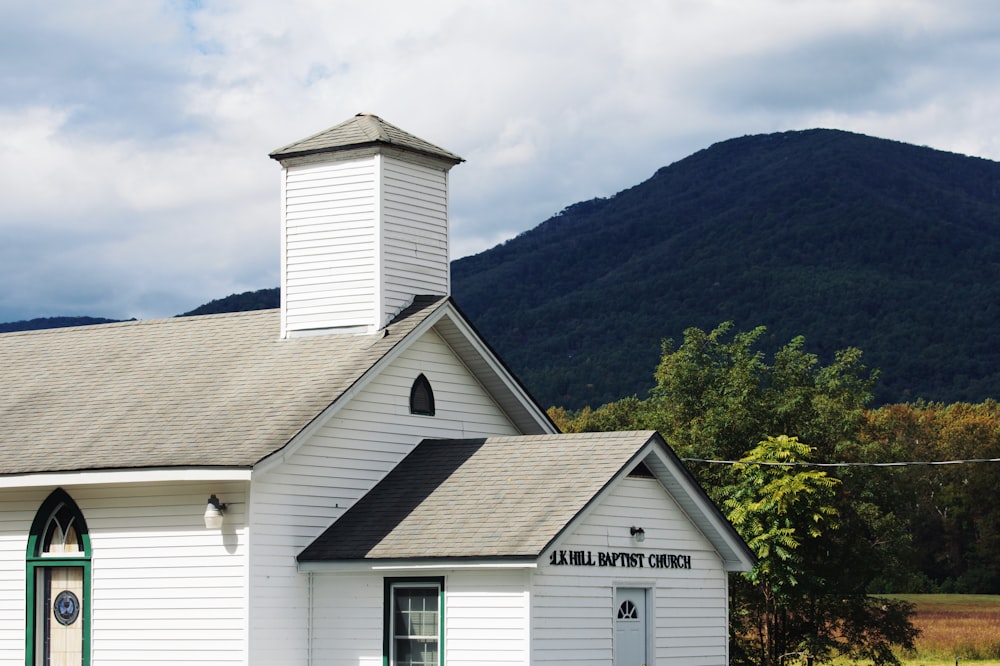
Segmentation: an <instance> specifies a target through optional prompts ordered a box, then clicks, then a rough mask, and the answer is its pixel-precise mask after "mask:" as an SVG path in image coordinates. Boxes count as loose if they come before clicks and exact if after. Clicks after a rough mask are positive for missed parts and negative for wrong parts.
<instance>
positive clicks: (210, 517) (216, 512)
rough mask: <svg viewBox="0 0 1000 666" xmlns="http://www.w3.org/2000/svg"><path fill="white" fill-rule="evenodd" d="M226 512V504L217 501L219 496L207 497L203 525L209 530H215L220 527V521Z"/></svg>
mask: <svg viewBox="0 0 1000 666" xmlns="http://www.w3.org/2000/svg"><path fill="white" fill-rule="evenodd" d="M225 514H226V505H225V504H223V503H222V502H220V501H219V498H218V497H216V496H215V495H212V496H211V497H209V498H208V504H207V505H206V506H205V527H207V528H208V529H210V530H217V529H219V528H220V527H222V521H223V518H224V516H225Z"/></svg>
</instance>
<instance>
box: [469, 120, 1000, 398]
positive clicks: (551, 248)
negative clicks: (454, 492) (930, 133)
mask: <svg viewBox="0 0 1000 666" xmlns="http://www.w3.org/2000/svg"><path fill="white" fill-rule="evenodd" d="M452 275H453V278H452V282H453V291H454V294H455V297H456V299H457V301H458V303H459V304H460V305H461V307H462V308H463V309H464V311H465V312H466V313H467V314H468V315H469V317H470V318H471V319H472V321H473V322H474V323H475V324H476V326H477V327H478V328H479V329H480V331H481V332H482V333H483V335H484V336H485V337H486V339H488V340H489V341H490V342H491V344H492V345H493V346H494V347H495V348H496V349H497V350H498V352H499V353H500V354H501V355H502V356H503V357H504V358H505V360H506V361H507V363H508V364H509V365H510V366H511V367H512V369H513V370H514V371H515V372H516V373H517V374H518V375H519V376H520V377H521V379H522V380H523V381H524V383H525V384H526V385H527V386H528V387H530V389H531V390H532V391H533V392H534V394H535V395H536V397H538V398H539V399H540V401H541V402H542V403H543V404H545V405H549V404H555V405H562V406H565V407H569V408H579V407H582V406H584V405H587V404H589V405H599V404H602V403H605V402H608V401H611V400H615V399H618V398H621V397H623V396H626V395H631V394H635V393H638V394H643V393H644V392H645V391H646V390H647V389H648V388H649V387H650V386H651V385H652V383H653V380H652V374H653V370H654V368H655V366H656V363H657V362H658V360H659V355H660V345H661V340H663V339H664V338H672V339H674V340H678V341H679V340H680V339H681V338H682V335H683V331H684V329H685V328H687V327H689V326H697V327H700V328H705V329H711V328H714V327H715V326H716V325H718V324H719V323H721V322H723V321H729V320H732V321H733V322H735V324H736V326H737V328H740V329H749V328H753V327H755V326H758V325H764V326H767V328H768V334H769V336H768V340H769V342H770V344H771V346H772V349H773V348H776V347H777V346H780V345H781V344H784V343H786V342H788V341H789V340H790V339H791V338H792V337H794V336H796V335H804V336H805V338H806V348H807V349H809V350H811V351H814V352H817V353H819V354H820V356H821V358H823V359H824V360H828V359H829V358H831V357H832V354H833V352H834V351H835V350H837V349H842V348H844V347H848V346H854V347H859V348H861V349H862V350H863V351H864V352H865V359H866V361H867V364H868V365H869V366H870V367H875V368H879V369H880V370H881V377H880V380H879V382H878V385H877V394H876V400H877V402H880V403H884V402H905V401H911V400H914V399H916V398H926V399H929V400H938V401H946V402H952V401H959V400H969V401H979V400H982V399H984V398H987V397H994V398H995V397H1000V344H998V340H997V335H996V331H997V328H998V324H1000V163H996V162H992V161H988V160H984V159H979V158H973V157H966V156H962V155H956V154H952V153H945V152H941V151H937V150H932V149H930V148H925V147H917V146H912V145H907V144H903V143H899V142H894V141H888V140H883V139H876V138H872V137H868V136H863V135H859V134H852V133H848V132H843V131H836V130H820V129H817V130H808V131H799V132H784V133H778V134H769V135H760V136H746V137H742V138H738V139H732V140H729V141H724V142H722V143H718V144H715V145H713V146H711V147H709V148H707V149H705V150H702V151H699V152H697V153H695V154H693V155H691V156H690V157H687V158H685V159H683V160H680V161H679V162H676V163H674V164H672V165H670V166H667V167H664V168H661V169H659V170H658V171H657V172H656V173H655V174H654V175H653V177H652V178H650V179H649V180H647V181H645V182H644V183H641V184H640V185H636V186H635V187H632V188H629V189H627V190H624V191H623V192H620V193H618V194H617V195H615V196H613V197H610V198H607V199H594V200H591V201H586V202H582V203H578V204H575V205H573V206H570V207H568V208H566V209H565V210H564V211H562V212H561V213H559V214H558V215H556V216H554V217H553V218H551V219H549V220H547V221H545V222H544V223H542V224H541V225H539V226H538V227H536V228H535V229H532V230H531V231H528V232H525V233H523V234H521V235H520V236H518V237H517V238H514V239H512V240H510V241H508V242H507V243H504V244H503V245H500V246H498V247H495V248H493V249H491V250H488V251H486V252H483V253H481V254H478V255H475V256H471V257H466V258H463V259H459V260H457V261H455V262H453V270H452Z"/></svg>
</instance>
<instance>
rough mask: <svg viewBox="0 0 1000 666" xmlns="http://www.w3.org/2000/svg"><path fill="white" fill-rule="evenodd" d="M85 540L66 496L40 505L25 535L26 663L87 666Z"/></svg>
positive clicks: (76, 512)
mask: <svg viewBox="0 0 1000 666" xmlns="http://www.w3.org/2000/svg"><path fill="white" fill-rule="evenodd" d="M90 556H91V553H90V534H89V533H88V532H87V523H86V521H85V520H84V519H83V514H82V513H81V512H80V509H79V507H77V505H76V502H74V501H73V498H71V497H70V496H69V495H68V494H67V493H66V491H65V490H63V489H62V488H58V489H56V490H54V491H52V494H50V495H49V496H48V498H47V499H46V500H45V501H44V502H42V506H41V508H39V509H38V513H37V514H35V520H34V522H33V523H32V524H31V531H30V532H29V533H28V547H27V552H26V553H25V563H26V569H27V574H28V580H27V618H26V620H27V621H26V623H25V626H26V628H27V631H26V636H25V648H26V650H27V654H28V659H27V661H26V663H28V664H35V665H36V666H41V665H42V664H45V665H48V664H72V665H73V666H86V665H87V664H89V663H90Z"/></svg>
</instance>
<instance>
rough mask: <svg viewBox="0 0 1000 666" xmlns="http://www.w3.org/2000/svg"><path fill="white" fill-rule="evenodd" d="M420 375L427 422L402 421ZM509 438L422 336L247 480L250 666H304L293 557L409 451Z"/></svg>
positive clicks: (452, 364)
mask: <svg viewBox="0 0 1000 666" xmlns="http://www.w3.org/2000/svg"><path fill="white" fill-rule="evenodd" d="M420 373H423V374H424V375H425V376H426V377H427V379H428V380H429V381H430V384H431V387H432V389H433V391H434V399H435V406H436V415H435V416H416V415H412V414H410V413H409V396H410V386H411V385H412V383H413V380H414V379H416V377H417V376H418V375H419V374H420ZM513 434H518V433H517V430H516V428H515V427H514V425H513V424H512V423H511V422H510V421H509V420H508V419H507V418H506V416H504V414H503V413H502V411H501V410H500V409H499V407H497V406H496V405H495V404H494V403H493V401H492V400H491V399H490V397H489V396H488V394H487V393H486V391H485V390H484V389H483V388H482V387H481V386H480V385H479V384H478V382H477V381H476V380H475V378H474V377H473V376H472V374H471V373H470V372H469V370H468V369H467V368H466V367H465V366H464V365H462V364H461V362H460V361H458V359H457V358H456V357H455V355H454V354H453V353H452V352H451V350H450V348H449V347H448V346H447V345H446V344H445V342H444V341H443V340H442V339H441V338H440V336H438V335H437V334H436V333H434V332H433V331H431V332H428V333H427V334H426V335H425V336H423V337H422V338H421V339H419V340H417V341H415V342H414V343H413V344H412V345H411V346H410V348H409V349H407V350H406V352H404V353H403V354H402V355H401V356H400V357H399V358H397V359H396V360H395V361H394V362H393V363H392V365H391V366H389V367H388V368H386V369H385V370H384V371H383V372H382V373H381V374H380V375H379V376H378V377H377V378H375V379H374V380H373V381H372V382H371V383H370V384H369V385H368V386H367V387H366V388H365V389H364V390H363V391H361V392H360V393H359V394H358V395H356V396H355V397H354V398H353V399H352V400H351V402H350V404H349V405H347V406H346V407H345V408H344V409H343V410H342V411H341V412H339V413H338V414H337V415H336V416H334V417H333V418H332V419H331V420H330V421H329V422H328V423H327V424H325V425H324V426H323V428H321V429H320V430H319V431H318V432H317V433H316V434H315V435H313V437H312V438H311V439H310V440H309V441H308V442H306V443H305V444H304V445H303V446H302V447H301V448H299V449H298V450H297V451H296V452H295V453H294V454H293V455H292V456H290V459H289V460H287V461H285V462H284V463H283V464H281V465H280V466H279V467H276V468H274V469H272V470H270V471H268V472H267V473H266V474H264V475H262V476H260V477H259V478H255V479H254V481H253V491H252V498H251V504H252V506H253V521H252V525H251V529H252V533H253V535H254V539H253V552H252V555H251V562H252V577H251V585H252V590H253V595H254V598H253V601H252V610H251V618H252V629H251V636H250V641H251V654H252V658H253V663H254V664H259V665H265V664H267V665H270V664H275V663H281V664H289V665H291V664H303V665H304V664H306V658H307V646H308V598H309V591H308V584H307V575H306V574H300V573H298V571H297V570H296V564H295V556H296V555H297V554H298V553H299V552H300V551H301V550H302V549H303V548H304V547H305V546H307V545H308V544H309V543H311V542H312V540H313V539H315V538H316V537H317V536H319V534H320V533H322V531H323V530H324V529H326V528H327V527H328V526H329V525H330V524H331V523H332V522H333V521H334V520H335V519H336V518H338V517H339V516H340V515H341V514H342V513H343V512H344V511H345V510H346V509H347V508H348V507H350V506H351V505H352V504H353V503H354V502H355V501H357V500H358V499H359V498H360V497H361V496H362V495H364V493H366V492H367V491H368V490H369V489H371V488H372V487H373V486H374V485H375V484H376V483H377V482H378V481H379V480H380V479H381V478H382V477H383V476H384V475H385V474H386V473H387V472H388V471H389V470H390V469H392V468H393V467H394V466H395V465H396V464H397V463H398V462H399V461H400V460H402V458H403V457H404V456H405V455H406V454H407V453H409V451H410V450H412V448H413V447H414V446H416V444H417V443H418V442H420V441H421V440H422V439H425V438H441V437H448V438H452V437H484V436H490V435H513ZM338 603H340V602H338ZM380 603H381V601H380Z"/></svg>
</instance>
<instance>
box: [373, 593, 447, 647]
mask: <svg viewBox="0 0 1000 666" xmlns="http://www.w3.org/2000/svg"><path fill="white" fill-rule="evenodd" d="M443 601H444V579H443V578H405V579H404V578H387V579H385V624H384V627H385V637H384V640H383V647H384V652H385V656H386V659H385V663H387V664H388V666H442V665H443V664H444V654H443V650H442V644H443V638H444V613H443V608H444V603H443Z"/></svg>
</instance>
